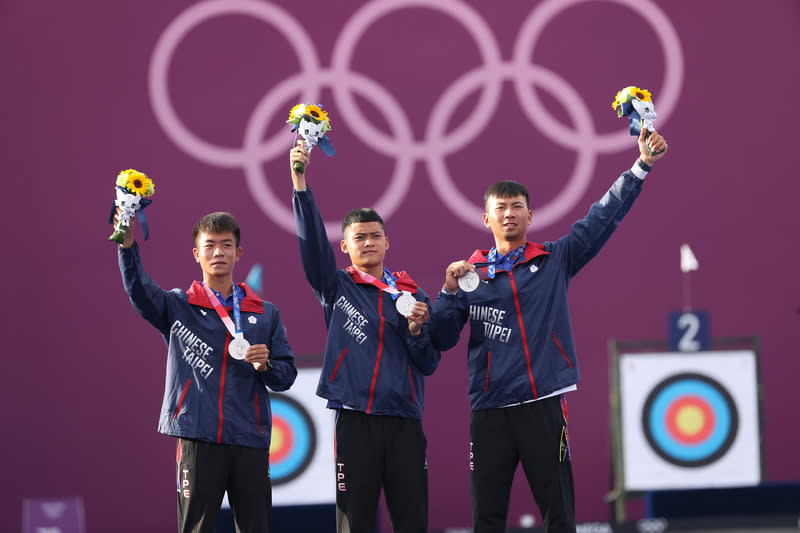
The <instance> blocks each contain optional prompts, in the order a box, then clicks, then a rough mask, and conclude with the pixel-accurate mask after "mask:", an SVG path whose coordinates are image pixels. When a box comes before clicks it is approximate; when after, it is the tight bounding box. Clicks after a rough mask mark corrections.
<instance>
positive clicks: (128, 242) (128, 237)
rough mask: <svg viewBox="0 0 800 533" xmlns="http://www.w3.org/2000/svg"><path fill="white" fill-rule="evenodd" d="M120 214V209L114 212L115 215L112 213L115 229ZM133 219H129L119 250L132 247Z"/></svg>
mask: <svg viewBox="0 0 800 533" xmlns="http://www.w3.org/2000/svg"><path fill="white" fill-rule="evenodd" d="M120 213H122V209H120V208H119V207H118V208H117V210H116V213H114V227H115V228H116V227H117V224H118V223H119V215H120ZM135 218H136V217H131V220H130V222H129V223H128V229H127V230H125V238H124V239H123V241H122V244H120V245H119V247H120V248H130V247H131V246H133V222H134V219H135Z"/></svg>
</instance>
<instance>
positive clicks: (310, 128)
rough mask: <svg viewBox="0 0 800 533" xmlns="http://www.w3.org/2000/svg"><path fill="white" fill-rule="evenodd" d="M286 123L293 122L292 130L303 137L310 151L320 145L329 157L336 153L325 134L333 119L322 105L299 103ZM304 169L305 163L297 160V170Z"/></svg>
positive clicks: (301, 170) (290, 113) (290, 112)
mask: <svg viewBox="0 0 800 533" xmlns="http://www.w3.org/2000/svg"><path fill="white" fill-rule="evenodd" d="M286 123H287V124H292V131H293V132H295V134H296V135H300V136H302V137H303V141H305V145H306V150H308V151H309V152H310V151H311V149H312V148H313V147H314V146H319V148H320V150H322V151H323V152H325V155H327V156H329V157H330V156H333V155H334V154H336V150H334V148H333V145H331V141H330V139H328V137H327V135H325V134H326V133H327V132H328V131H330V129H331V121H330V118H329V117H328V112H327V111H325V110H324V109H322V106H321V105H317V104H297V105H296V106H294V107H293V108H292V109H291V110H290V111H289V120H287V121H286ZM295 138H296V137H295ZM303 170H304V165H303V163H301V162H300V161H297V162H295V171H297V172H303Z"/></svg>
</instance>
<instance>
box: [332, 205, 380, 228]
mask: <svg viewBox="0 0 800 533" xmlns="http://www.w3.org/2000/svg"><path fill="white" fill-rule="evenodd" d="M357 222H377V223H379V224H380V225H381V229H382V230H383V231H384V232H386V228H385V227H384V225H383V219H382V218H381V216H380V215H379V214H378V212H377V211H375V210H374V209H372V208H370V207H362V208H360V209H353V210H352V211H350V212H349V213H347V215H345V217H344V220H342V235H344V231H345V230H346V229H347V227H348V226H349V225H351V224H355V223H357Z"/></svg>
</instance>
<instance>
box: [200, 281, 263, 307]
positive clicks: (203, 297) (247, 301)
mask: <svg viewBox="0 0 800 533" xmlns="http://www.w3.org/2000/svg"><path fill="white" fill-rule="evenodd" d="M236 285H238V286H239V287H241V288H242V290H244V300H242V301H241V302H240V305H241V310H242V311H245V312H247V313H263V312H264V305H263V304H264V301H263V300H262V299H261V298H259V297H258V296H257V295H256V293H254V292H253V290H252V289H251V288H250V287H248V286H247V285H245V284H244V283H237V284H236ZM186 295H187V296H188V297H189V303H190V304H191V305H199V306H200V307H205V308H207V309H213V308H214V306H213V305H212V304H211V300H209V299H208V295H207V294H206V291H205V289H203V284H202V283H200V282H199V281H197V280H195V281H193V282H192V286H191V287H189V290H187V291H186Z"/></svg>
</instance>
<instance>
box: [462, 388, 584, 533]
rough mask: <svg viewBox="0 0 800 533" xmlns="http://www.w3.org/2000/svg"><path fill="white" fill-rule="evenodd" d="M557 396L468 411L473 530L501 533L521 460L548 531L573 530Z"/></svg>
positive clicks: (566, 450) (569, 466) (568, 472)
mask: <svg viewBox="0 0 800 533" xmlns="http://www.w3.org/2000/svg"><path fill="white" fill-rule="evenodd" d="M561 400H562V397H561V396H553V397H550V398H545V399H544V400H539V401H535V402H530V403H525V404H522V405H517V406H513V407H503V408H499V409H486V410H481V411H473V412H472V419H471V423H470V440H471V441H472V442H470V470H471V471H470V484H471V487H472V522H473V526H474V531H475V533H505V531H506V518H507V516H508V500H509V495H510V492H511V483H512V481H513V479H514V472H515V471H516V469H517V465H518V464H519V463H520V462H522V468H523V470H524V471H525V477H526V478H527V479H528V485H529V486H530V488H531V492H532V493H533V497H534V499H535V500H536V505H537V506H538V507H539V511H541V513H542V518H543V520H544V526H545V529H546V531H547V532H548V533H562V532H564V533H574V532H575V493H574V488H573V483H572V464H571V460H570V456H569V446H568V444H567V423H566V418H565V416H564V410H563V407H562V403H561Z"/></svg>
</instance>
